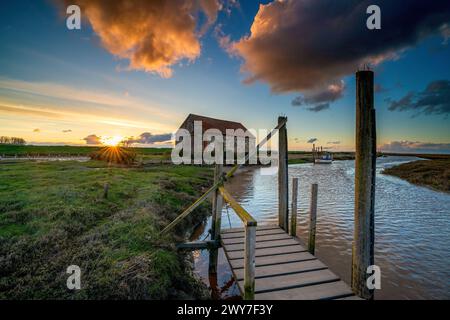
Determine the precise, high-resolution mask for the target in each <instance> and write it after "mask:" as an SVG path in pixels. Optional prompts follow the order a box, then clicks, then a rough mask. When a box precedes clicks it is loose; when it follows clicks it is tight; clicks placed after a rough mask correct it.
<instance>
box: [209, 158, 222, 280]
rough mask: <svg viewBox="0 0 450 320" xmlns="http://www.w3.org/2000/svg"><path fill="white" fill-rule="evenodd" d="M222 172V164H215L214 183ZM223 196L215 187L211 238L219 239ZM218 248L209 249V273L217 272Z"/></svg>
mask: <svg viewBox="0 0 450 320" xmlns="http://www.w3.org/2000/svg"><path fill="white" fill-rule="evenodd" d="M222 174H223V165H222V164H216V166H215V169H214V184H216V183H217V182H218V181H219V179H220V178H221V177H222ZM222 205H223V197H222V195H221V193H220V192H219V189H218V188H217V189H216V191H215V192H214V193H213V201H212V217H211V240H214V241H219V240H220V226H221V219H222ZM218 258H219V250H218V249H217V248H214V249H211V250H209V274H210V277H211V274H217V262H218Z"/></svg>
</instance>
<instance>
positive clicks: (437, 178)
mask: <svg viewBox="0 0 450 320" xmlns="http://www.w3.org/2000/svg"><path fill="white" fill-rule="evenodd" d="M383 173H384V174H388V175H391V176H396V177H399V178H401V179H405V180H407V181H409V182H410V183H413V184H416V185H421V186H426V187H430V188H432V189H435V190H439V191H444V192H448V193H450V159H449V158H447V159H437V160H419V161H414V162H409V163H404V164H401V165H398V166H395V167H392V168H388V169H385V170H384V171H383Z"/></svg>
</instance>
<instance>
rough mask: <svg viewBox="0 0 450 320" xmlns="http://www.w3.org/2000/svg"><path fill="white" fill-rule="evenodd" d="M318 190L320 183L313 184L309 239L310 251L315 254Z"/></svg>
mask: <svg viewBox="0 0 450 320" xmlns="http://www.w3.org/2000/svg"><path fill="white" fill-rule="evenodd" d="M317 191H318V185H317V183H314V184H312V185H311V203H310V207H309V239H308V251H309V253H311V254H314V252H315V250H316V221H317Z"/></svg>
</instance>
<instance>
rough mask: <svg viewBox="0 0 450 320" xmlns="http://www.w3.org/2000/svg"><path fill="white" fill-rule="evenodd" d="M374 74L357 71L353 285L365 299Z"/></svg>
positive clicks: (370, 255)
mask: <svg viewBox="0 0 450 320" xmlns="http://www.w3.org/2000/svg"><path fill="white" fill-rule="evenodd" d="M373 92H374V75H373V72H372V71H370V70H364V71H358V72H357V73H356V146H355V227H354V238H353V249H352V289H353V292H354V293H355V294H356V295H358V296H359V297H361V298H363V299H373V294H374V292H373V290H370V289H369V288H368V287H367V285H366V280H367V277H368V276H370V275H368V274H367V273H366V272H367V268H368V267H369V266H371V265H373V264H374V244H375V228H374V220H375V170H376V126H375V109H374V94H373Z"/></svg>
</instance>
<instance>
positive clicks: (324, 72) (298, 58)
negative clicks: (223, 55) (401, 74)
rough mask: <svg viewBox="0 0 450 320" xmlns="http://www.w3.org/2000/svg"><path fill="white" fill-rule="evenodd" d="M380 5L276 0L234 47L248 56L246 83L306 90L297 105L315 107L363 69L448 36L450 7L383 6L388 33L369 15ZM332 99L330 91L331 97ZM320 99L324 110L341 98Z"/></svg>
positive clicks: (413, 2) (440, 3) (419, 1)
mask: <svg viewBox="0 0 450 320" xmlns="http://www.w3.org/2000/svg"><path fill="white" fill-rule="evenodd" d="M371 4H373V1H370V0H362V1H356V0H352V1H335V0H323V1H318V0H283V1H281V0H275V1H273V2H270V3H268V4H266V5H260V7H259V11H258V13H257V15H256V17H255V19H254V21H253V24H252V26H251V30H250V31H251V33H250V35H248V36H245V37H243V38H241V39H240V40H239V41H237V42H234V43H230V44H229V46H230V47H229V48H228V50H229V51H232V52H234V54H236V55H239V56H241V57H242V58H243V60H244V63H243V65H242V71H243V72H245V73H246V74H247V75H248V77H247V78H246V80H245V82H246V83H253V82H255V81H262V82H265V83H268V84H269V85H270V87H271V89H272V91H274V92H277V93H281V92H301V93H303V94H304V97H302V98H300V99H296V100H295V101H294V104H300V105H304V104H307V102H308V101H307V99H308V97H309V99H311V101H310V102H312V103H314V97H322V92H323V94H324V95H327V92H328V91H329V90H328V88H329V86H330V85H335V84H336V83H339V82H340V80H341V79H342V78H343V77H344V76H347V75H349V74H352V73H354V72H355V71H356V70H357V69H358V68H359V67H361V66H362V65H363V64H372V65H377V64H379V63H381V62H383V61H385V60H390V59H396V58H398V57H399V55H400V54H401V52H402V51H403V50H405V49H407V48H408V47H411V46H414V45H415V44H417V43H418V42H419V41H420V40H422V39H423V38H425V37H427V36H429V35H431V34H436V33H441V34H443V35H444V36H445V35H447V34H448V33H447V30H448V28H447V27H445V26H446V23H447V22H448V21H450V1H448V0H436V1H423V0H407V1H392V0H379V1H376V4H377V5H379V6H380V7H381V16H382V29H381V30H368V29H367V27H366V19H367V17H368V15H367V14H366V9H367V7H368V6H369V5H371ZM328 93H329V92H328ZM341 94H342V92H340V91H337V92H336V95H334V96H333V95H332V96H331V97H330V100H328V101H327V100H325V99H324V98H323V99H320V100H321V101H316V103H317V104H318V105H320V104H321V105H322V106H321V107H319V108H315V109H314V108H313V110H312V111H317V110H318V109H320V110H323V109H326V107H325V104H326V103H328V102H330V101H333V99H337V98H339V97H340V95H341Z"/></svg>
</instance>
